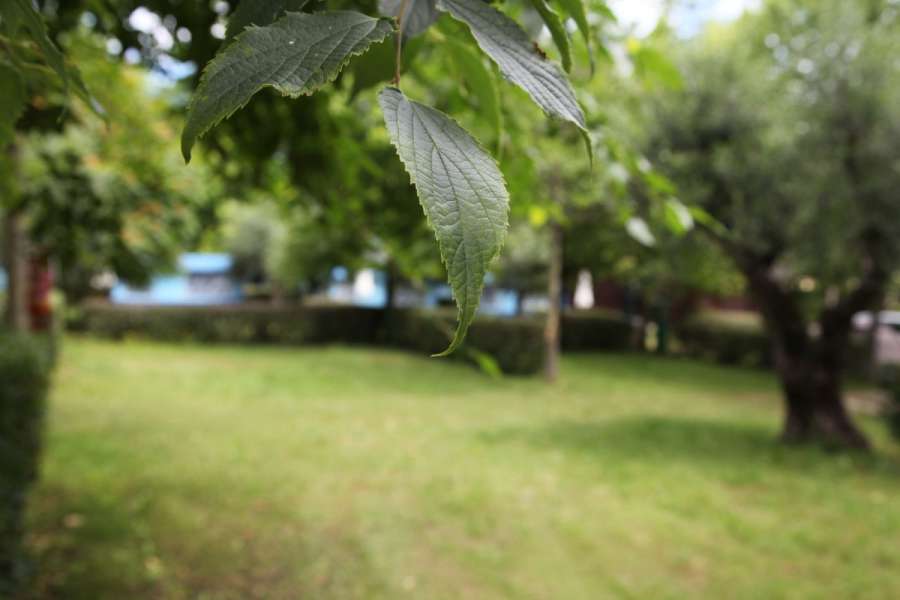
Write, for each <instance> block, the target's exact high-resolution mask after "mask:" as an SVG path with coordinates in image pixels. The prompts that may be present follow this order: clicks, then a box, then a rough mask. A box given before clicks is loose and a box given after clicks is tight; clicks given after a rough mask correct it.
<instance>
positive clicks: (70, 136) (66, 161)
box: [17, 36, 221, 299]
mask: <svg viewBox="0 0 900 600" xmlns="http://www.w3.org/2000/svg"><path fill="white" fill-rule="evenodd" d="M69 51H70V55H71V56H72V58H73V59H74V60H77V61H78V64H79V65H80V67H81V70H82V72H83V73H84V74H85V76H86V77H88V78H89V79H90V80H91V81H92V82H93V83H94V85H95V88H96V94H97V97H98V98H99V100H100V102H102V103H103V105H104V107H105V109H106V114H107V120H105V121H104V120H101V119H100V118H98V117H97V116H95V115H93V114H92V113H91V112H89V111H88V110H87V109H86V108H85V107H84V106H83V105H80V104H75V105H73V106H72V109H71V114H69V115H68V116H67V118H66V120H65V122H64V123H63V124H62V126H61V128H60V129H59V130H58V131H39V130H38V131H28V132H26V133H23V135H22V136H21V138H20V141H19V143H18V151H19V160H20V167H21V169H22V175H23V177H21V178H20V184H19V185H20V189H19V193H18V195H17V203H18V205H19V206H20V207H22V208H23V209H24V210H25V211H26V214H27V215H28V218H29V223H30V228H31V237H32V241H33V244H34V245H35V246H36V248H37V251H38V252H40V253H44V254H46V255H49V256H51V257H52V258H53V259H54V260H55V261H56V262H57V264H58V266H59V267H60V270H61V283H62V286H63V288H64V289H65V290H66V291H67V292H68V293H70V294H73V295H74V297H75V298H76V299H77V298H79V297H82V296H83V295H85V294H86V293H87V292H88V285H89V282H90V279H91V276H92V275H95V274H98V273H102V272H104V271H107V270H110V271H112V272H114V273H115V274H116V275H118V276H119V277H121V278H123V279H125V280H128V281H132V282H135V283H143V282H146V281H147V280H148V278H149V276H150V274H152V273H153V272H155V271H158V270H161V269H165V268H167V267H169V266H171V264H172V261H173V258H174V255H175V253H176V252H177V251H179V249H180V248H183V247H185V246H188V245H190V244H191V243H192V240H194V239H195V238H196V236H197V235H198V222H197V214H198V213H199V212H201V211H202V210H203V209H204V208H205V207H207V206H208V205H209V203H211V202H212V201H213V200H215V199H217V197H218V195H219V194H220V193H221V187H220V186H219V185H218V184H217V180H216V177H215V176H214V174H213V173H212V172H211V171H210V170H208V169H205V168H204V167H203V166H199V167H198V168H197V169H194V170H186V169H184V168H183V165H182V161H181V159H180V157H179V155H178V151H177V145H176V133H175V128H174V127H173V126H172V125H171V124H170V123H169V122H168V119H167V112H166V104H165V101H164V99H163V98H160V97H153V96H151V95H150V94H149V92H148V81H147V78H146V76H145V74H144V73H143V72H142V71H140V70H138V69H132V68H127V67H123V66H122V65H121V64H120V63H118V62H117V61H113V60H110V59H109V58H108V57H107V55H106V52H105V50H104V49H103V48H102V46H101V44H100V42H99V41H98V40H97V39H96V38H95V37H92V36H78V37H75V38H73V39H72V40H71V43H70V44H69Z"/></svg>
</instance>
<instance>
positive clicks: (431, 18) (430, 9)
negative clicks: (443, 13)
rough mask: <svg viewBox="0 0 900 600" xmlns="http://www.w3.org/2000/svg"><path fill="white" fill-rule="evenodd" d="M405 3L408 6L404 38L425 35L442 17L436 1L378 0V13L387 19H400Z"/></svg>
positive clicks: (405, 15) (405, 16) (404, 17)
mask: <svg viewBox="0 0 900 600" xmlns="http://www.w3.org/2000/svg"><path fill="white" fill-rule="evenodd" d="M404 3H405V4H406V12H405V14H404V15H403V35H404V37H414V36H417V35H419V34H421V33H424V32H425V30H426V29H428V28H429V27H431V25H432V23H434V22H435V21H437V19H438V17H439V16H440V13H439V12H438V10H437V8H436V7H435V0H378V12H380V13H381V14H382V15H384V16H386V17H400V11H401V10H402V9H403V5H404Z"/></svg>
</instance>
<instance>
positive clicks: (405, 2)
mask: <svg viewBox="0 0 900 600" xmlns="http://www.w3.org/2000/svg"><path fill="white" fill-rule="evenodd" d="M409 4H410V0H403V4H401V5H400V12H398V13H397V57H396V59H395V60H396V66H395V69H394V85H397V86H399V85H400V65H401V63H402V61H403V20H404V18H405V17H406V11H407V10H409Z"/></svg>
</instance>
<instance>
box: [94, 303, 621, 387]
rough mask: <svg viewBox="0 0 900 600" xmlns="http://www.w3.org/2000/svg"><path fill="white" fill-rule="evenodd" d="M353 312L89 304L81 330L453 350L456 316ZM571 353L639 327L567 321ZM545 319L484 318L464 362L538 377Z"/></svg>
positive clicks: (596, 315) (605, 317)
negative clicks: (488, 362)
mask: <svg viewBox="0 0 900 600" xmlns="http://www.w3.org/2000/svg"><path fill="white" fill-rule="evenodd" d="M391 315H392V316H391V317H390V323H388V322H387V319H386V316H385V312H384V311H383V310H380V309H372V308H360V307H348V306H302V307H297V306H295V307H275V306H271V305H242V306H229V307H183V308H182V307H177V308H176V307H130V306H114V305H108V304H92V305H88V306H85V307H84V309H83V311H82V313H81V316H80V318H79V321H78V323H77V326H78V328H79V329H81V330H83V331H86V332H88V333H92V334H95V335H99V336H103V337H111V338H115V339H121V338H124V337H127V336H133V335H137V336H143V337H149V338H152V339H158V340H163V341H195V342H207V343H230V344H247V343H262V344H286V345H301V344H316V343H345V344H388V345H393V346H397V347H400V348H407V349H410V350H414V351H416V352H420V353H427V354H432V353H435V352H439V351H441V350H443V349H444V348H446V347H447V345H448V343H449V340H450V337H451V335H452V331H453V327H454V324H455V323H454V322H455V318H456V314H455V312H453V311H450V310H447V311H417V310H396V311H392V313H391ZM562 343H563V348H564V349H566V350H583V351H590V350H627V349H628V348H629V347H630V343H631V328H630V326H628V325H627V324H626V323H624V322H623V321H622V320H621V319H617V318H615V317H613V316H610V315H609V314H607V313H602V312H594V311H590V312H584V313H580V312H579V313H570V314H566V315H565V316H564V317H563V324H562ZM543 352H544V351H543V323H542V321H541V320H540V319H533V318H517V319H501V318H491V317H479V318H478V319H477V320H476V321H475V323H474V324H473V325H472V327H471V329H470V332H469V337H468V341H467V343H466V346H465V347H464V348H463V351H462V352H460V353H459V354H460V356H461V357H464V358H468V359H474V360H478V358H479V357H478V356H477V355H478V354H479V353H481V354H485V355H488V356H490V357H491V358H492V359H493V360H494V361H495V362H496V363H497V365H498V366H499V367H500V370H501V371H503V372H504V373H511V374H522V375H524V374H531V373H537V372H538V371H540V369H541V365H542V364H543V359H544V354H543Z"/></svg>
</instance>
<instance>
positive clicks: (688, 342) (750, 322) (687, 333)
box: [677, 314, 773, 367]
mask: <svg viewBox="0 0 900 600" xmlns="http://www.w3.org/2000/svg"><path fill="white" fill-rule="evenodd" d="M677 335H678V339H679V341H680V342H681V346H682V349H683V351H684V353H685V354H687V355H688V356H692V357H695V358H700V359H704V360H711V361H714V362H718V363H721V364H726V365H742V366H747V367H771V366H772V365H773V356H772V344H771V342H770V340H769V336H768V334H767V333H766V332H765V330H764V329H763V327H762V324H760V323H759V322H758V321H756V320H754V319H752V318H747V319H736V318H728V317H723V316H718V315H710V314H701V315H698V316H695V317H693V318H690V319H688V320H687V321H685V322H683V323H681V324H680V325H679V326H678V330H677Z"/></svg>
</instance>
